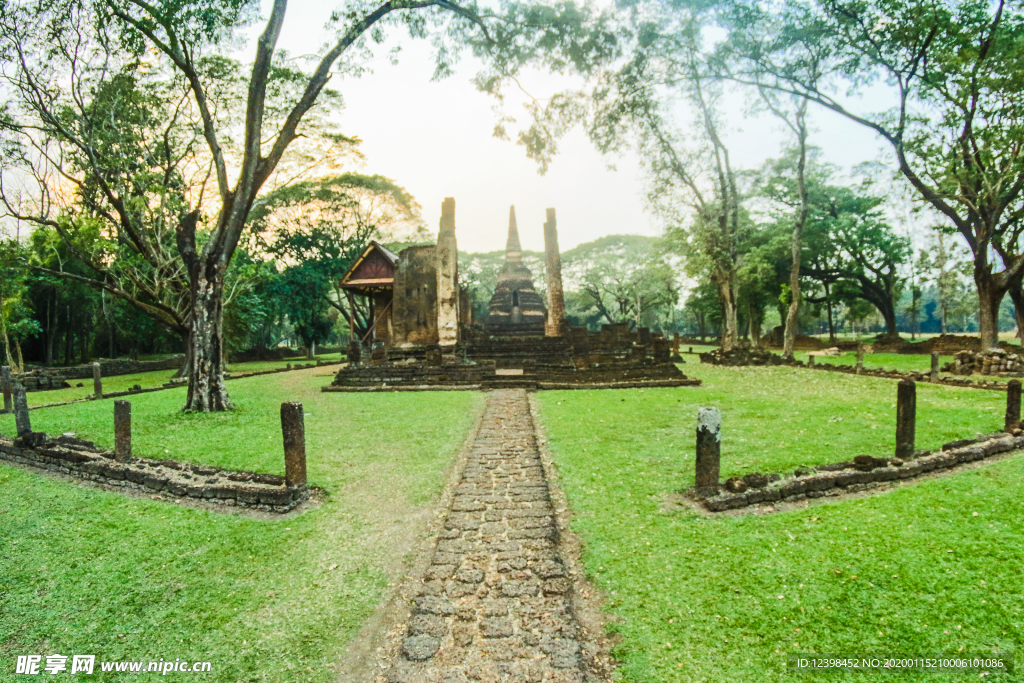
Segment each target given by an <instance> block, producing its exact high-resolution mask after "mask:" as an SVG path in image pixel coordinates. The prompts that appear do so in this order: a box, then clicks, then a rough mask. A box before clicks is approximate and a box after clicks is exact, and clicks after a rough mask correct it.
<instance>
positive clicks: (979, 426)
mask: <svg viewBox="0 0 1024 683" xmlns="http://www.w3.org/2000/svg"><path fill="white" fill-rule="evenodd" d="M685 369H686V371H687V372H688V373H689V374H692V375H694V376H697V377H700V378H701V379H703V380H704V386H703V387H699V388H691V387H681V388H676V389H657V390H620V391H604V392H602V391H574V392H542V393H540V394H538V400H539V404H540V409H541V415H542V418H543V423H544V425H545V428H546V429H547V433H548V437H549V438H550V444H551V448H552V452H553V455H554V458H555V461H556V463H557V465H558V467H559V474H560V476H561V478H562V482H563V485H564V487H565V490H566V493H567V496H568V498H569V503H570V505H571V507H572V509H573V512H574V521H573V527H574V529H575V530H576V531H577V532H578V533H580V534H581V536H582V538H583V541H584V546H585V556H584V565H585V569H586V572H587V574H588V575H589V576H590V577H591V578H592V579H593V580H594V581H595V582H596V584H597V586H598V587H599V588H600V589H601V590H602V591H603V592H604V594H605V595H606V596H607V598H608V599H607V602H606V604H605V607H606V609H607V610H608V611H610V612H611V613H612V614H613V615H614V616H615V617H616V619H617V621H616V622H615V623H614V625H613V626H612V629H613V630H614V631H616V632H618V633H619V634H621V637H622V640H621V644H620V645H619V646H618V647H617V649H616V655H617V656H618V658H619V659H620V662H621V668H620V673H621V675H622V679H623V680H624V681H632V682H641V681H642V682H645V683H647V682H651V683H654V682H657V683H665V682H675V681H680V682H683V681H686V682H690V681H730V682H739V683H745V682H747V681H750V682H755V681H803V680H807V681H812V680H813V681H818V680H828V681H847V680H855V681H859V680H865V681H868V680H870V681H903V680H928V681H966V680H1021V679H1020V678H1019V677H1009V676H1002V677H998V676H995V675H989V676H987V677H985V678H980V672H972V673H969V674H965V673H944V674H935V673H921V672H915V673H913V674H911V673H906V672H903V673H898V672H883V671H874V672H871V673H869V674H856V673H851V672H842V673H829V674H825V673H821V672H818V673H812V674H798V673H795V672H791V671H787V669H786V667H785V666H784V664H785V662H786V661H787V658H788V656H789V655H791V654H795V653H832V654H857V653H892V654H918V653H944V654H957V653H960V652H963V653H967V652H991V651H992V650H1001V651H1007V650H1015V649H1019V648H1020V646H1021V644H1022V636H1021V633H1022V630H1021V629H1022V627H1024V617H1022V616H1021V609H1022V608H1024V582H1022V581H1021V580H1020V569H1021V566H1022V565H1024V518H1022V517H1021V515H1020V514H1019V511H1020V509H1021V508H1022V506H1024V488H1022V487H1021V486H1020V481H1021V477H1022V476H1024V458H1020V457H1016V458H1012V459H1008V460H1006V461H1003V462H999V463H992V464H989V465H985V466H983V467H981V468H979V469H977V470H973V471H969V472H962V473H958V474H955V475H952V476H949V477H943V478H937V479H933V480H929V481H924V482H921V483H918V484H914V485H910V486H907V487H904V488H901V489H899V490H895V491H890V492H888V493H885V494H882V495H877V496H873V497H869V498H862V499H857V500H847V501H842V502H829V503H825V504H822V505H816V506H814V507H811V508H809V509H806V510H794V511H790V512H780V513H776V514H773V515H768V516H742V517H725V516H721V517H714V518H705V517H703V516H701V515H698V514H697V513H695V512H693V511H691V510H689V509H688V508H685V507H683V506H674V505H671V504H668V503H667V502H666V496H667V495H668V494H671V493H672V492H675V491H679V490H681V489H683V488H685V487H687V486H692V485H693V481H694V479H693V466H694V445H693V444H694V430H695V427H696V424H695V423H696V410H697V408H698V407H700V406H717V407H719V408H721V409H722V412H723V435H724V440H723V444H722V445H723V465H722V475H723V477H727V476H731V475H735V474H741V473H745V472H751V471H754V470H761V471H765V472H771V471H784V470H788V469H791V468H793V467H794V466H796V465H800V464H814V463H824V462H832V461H836V460H840V459H844V458H848V457H852V456H853V455H856V454H858V453H871V454H875V455H884V454H887V453H891V452H892V449H893V445H894V427H895V425H894V422H895V407H894V405H893V404H894V403H895V395H896V385H895V383H894V382H892V381H890V380H879V379H871V378H863V377H850V376H845V375H832V374H825V373H811V372H808V371H806V370H795V369H790V368H743V369H729V368H718V367H711V366H694V365H687V366H685ZM1004 400H1005V399H1004V397H1003V395H1002V394H999V393H995V392H984V391H974V390H963V389H959V390H958V389H954V388H948V387H938V386H936V387H933V386H919V389H918V420H919V422H918V443H919V445H920V446H929V447H935V446H938V445H939V444H941V442H943V441H946V440H949V439H952V438H956V437H962V436H968V435H973V434H974V433H976V432H979V431H993V430H996V429H998V428H999V426H1000V422H1001V419H1002V411H1003V401H1004ZM840 418H841V419H840ZM950 551H952V552H950ZM961 648H962V649H961Z"/></svg>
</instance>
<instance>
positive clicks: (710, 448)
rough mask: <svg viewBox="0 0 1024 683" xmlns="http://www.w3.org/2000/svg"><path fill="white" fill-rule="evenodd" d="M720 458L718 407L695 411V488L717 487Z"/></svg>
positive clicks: (720, 416)
mask: <svg viewBox="0 0 1024 683" xmlns="http://www.w3.org/2000/svg"><path fill="white" fill-rule="evenodd" d="M721 458H722V413H721V412H720V411H719V410H718V408H701V409H699V410H698V411H697V471H696V475H697V490H698V491H705V492H706V491H708V490H710V489H717V488H718V475H719V470H720V468H721Z"/></svg>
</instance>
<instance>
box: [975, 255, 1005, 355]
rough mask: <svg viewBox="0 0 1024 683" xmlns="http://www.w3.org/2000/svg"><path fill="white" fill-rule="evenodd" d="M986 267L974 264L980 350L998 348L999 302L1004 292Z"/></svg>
mask: <svg viewBox="0 0 1024 683" xmlns="http://www.w3.org/2000/svg"><path fill="white" fill-rule="evenodd" d="M993 279H994V278H993V277H992V274H991V273H989V272H988V267H987V266H986V267H984V268H979V267H978V266H977V264H975V269H974V283H975V284H976V285H977V287H978V334H979V335H980V336H981V350H982V351H987V350H989V349H996V348H999V304H1000V302H1002V300H1003V295H1004V294H1005V293H1006V290H1005V289H1002V288H1000V287H998V286H997V285H996V283H995V282H993V281H992V280H993Z"/></svg>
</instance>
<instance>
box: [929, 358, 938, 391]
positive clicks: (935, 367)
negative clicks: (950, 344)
mask: <svg viewBox="0 0 1024 683" xmlns="http://www.w3.org/2000/svg"><path fill="white" fill-rule="evenodd" d="M930 379H931V381H932V383H933V384H934V383H935V382H938V381H939V354H937V353H933V354H932V372H931V377H930Z"/></svg>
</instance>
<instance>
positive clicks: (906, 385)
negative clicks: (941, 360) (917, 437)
mask: <svg viewBox="0 0 1024 683" xmlns="http://www.w3.org/2000/svg"><path fill="white" fill-rule="evenodd" d="M916 421H917V385H916V384H914V380H911V379H905V380H902V381H900V383H899V384H898V385H897V391H896V457H897V458H902V459H903V460H909V459H911V458H913V457H914V431H915V426H916Z"/></svg>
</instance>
